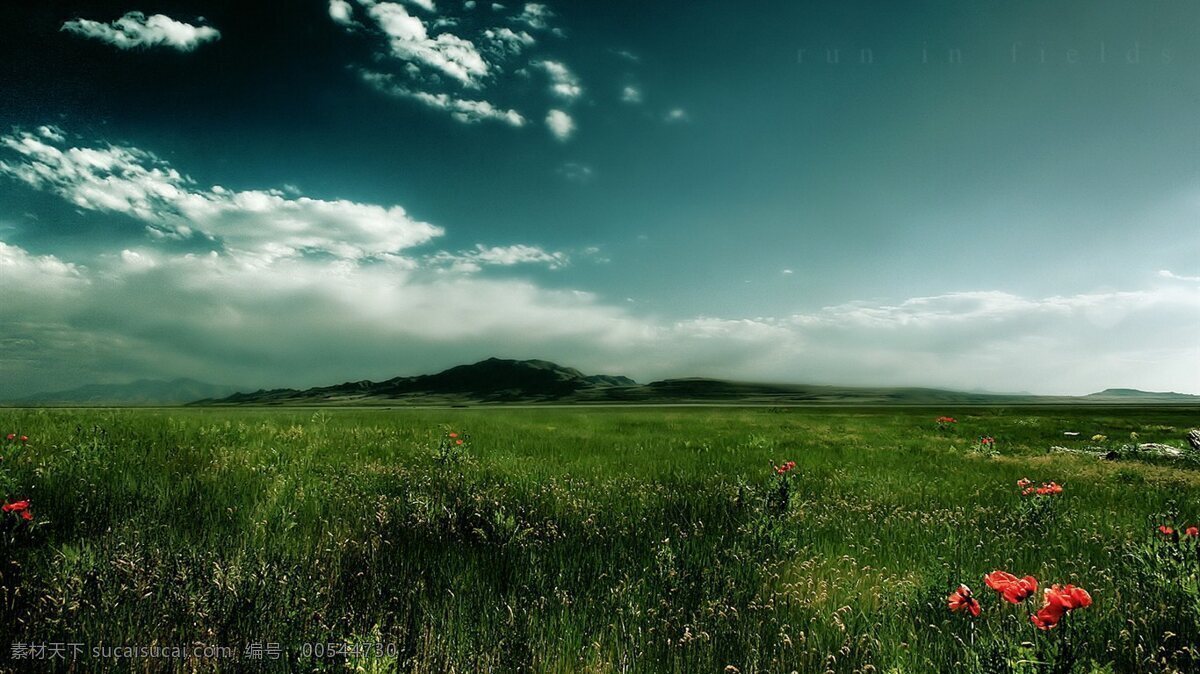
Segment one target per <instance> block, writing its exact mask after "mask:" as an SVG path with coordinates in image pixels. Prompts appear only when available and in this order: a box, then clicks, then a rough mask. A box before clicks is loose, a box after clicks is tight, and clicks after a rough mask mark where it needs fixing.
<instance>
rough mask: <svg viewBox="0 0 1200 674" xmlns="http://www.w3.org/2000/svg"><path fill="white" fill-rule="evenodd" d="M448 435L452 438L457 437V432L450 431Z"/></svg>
mask: <svg viewBox="0 0 1200 674" xmlns="http://www.w3.org/2000/svg"><path fill="white" fill-rule="evenodd" d="M450 437H452V438H457V437H458V433H450Z"/></svg>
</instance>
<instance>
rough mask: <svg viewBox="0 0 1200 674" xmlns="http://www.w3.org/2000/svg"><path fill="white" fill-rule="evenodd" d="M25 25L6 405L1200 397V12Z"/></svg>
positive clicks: (392, 7)
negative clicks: (850, 388)
mask: <svg viewBox="0 0 1200 674" xmlns="http://www.w3.org/2000/svg"><path fill="white" fill-rule="evenodd" d="M9 11H10V15H11V17H10V18H11V19H12V24H11V25H14V26H16V25H19V26H21V30H19V31H16V33H17V34H15V35H12V36H10V37H11V39H9V40H6V41H5V42H4V44H3V45H0V57H2V58H3V61H4V62H5V63H6V64H10V66H11V67H9V68H6V69H4V70H3V71H2V72H0V90H3V91H4V92H5V96H4V100H3V102H0V134H2V135H0V297H3V299H4V302H3V304H4V310H5V314H6V315H7V316H6V320H5V321H4V323H3V325H2V326H0V344H3V350H2V351H0V368H2V370H3V377H2V381H0V396H13V395H20V394H23V393H32V392H34V391H38V390H46V389H56V388H63V387H67V386H72V385H76V384H82V383H93V382H120V381H127V380H130V379H134V378H138V377H160V378H166V377H176V376H190V377H196V378H199V379H204V380H208V381H215V382H220V383H233V384H236V385H242V386H249V387H259V386H268V387H270V386H306V385H314V384H322V383H329V382H334V381H341V380H346V379H359V378H376V379H379V378H385V377H389V376H393V375H397V374H412V373H419V372H426V371H431V370H436V369H439V368H441V367H445V366H449V365H453V364H458V363H461V362H466V361H471V360H474V359H478V358H483V357H487V356H493V355H497V356H507V357H520V358H525V357H538V358H548V359H553V360H557V361H560V362H563V363H565V364H569V365H574V366H577V367H579V368H581V369H584V370H588V371H605V372H613V373H622V374H627V375H630V376H633V377H635V378H637V379H639V380H650V379H654V378H661V377H667V376H689V375H709V376H721V377H732V378H738V379H756V380H772V381H793V382H813V383H844V384H864V385H899V384H904V385H931V386H945V387H952V388H966V389H990V390H998V391H1005V390H1007V391H1017V390H1022V391H1033V392H1039V393H1086V392H1090V391H1093V390H1098V389H1101V388H1105V387H1109V386H1132V387H1139V388H1145V389H1155V390H1179V391H1187V392H1197V393H1200V340H1198V339H1197V335H1198V334H1200V266H1198V264H1197V260H1200V226H1198V225H1200V159H1197V157H1200V127H1198V126H1197V124H1196V119H1197V113H1200V109H1198V108H1200V103H1198V102H1197V101H1200V44H1198V43H1197V40H1196V26H1197V25H1200V6H1198V5H1196V4H1194V3H1190V2H1176V1H1171V0H1159V1H1156V2H1150V3H1146V2H1141V3H1135V2H1117V1H1113V0H1105V1H1102V2H1096V1H1093V0H1087V1H1078V2H1075V1H1069V0H1054V1H1051V2H1046V1H1044V0H1042V1H1037V2H1033V1H1030V2H1026V1H1011V2H997V1H975V0H972V1H954V2H950V1H943V2H907V3H882V2H861V1H852V2H833V1H831V0H830V1H826V0H822V1H818V2H811V3H792V2H763V3H757V4H755V5H754V7H752V8H750V7H737V6H730V5H729V4H728V3H717V2H697V3H690V4H689V5H688V6H687V9H686V10H684V9H681V8H680V7H679V6H677V5H673V4H667V3H646V2H632V1H624V0H619V1H610V2H602V3H601V2H572V3H562V4H557V3H552V2H548V3H505V4H504V5H503V6H502V5H493V3H489V2H476V3H466V2H462V1H461V0H456V1H455V2H448V1H445V0H404V1H403V2H376V1H374V0H334V1H333V2H328V1H325V0H320V1H313V2H303V3H301V2H297V3H289V6H288V7H287V8H286V9H279V8H278V7H274V6H266V5H263V6H247V5H246V3H228V2H226V3H221V2H202V1H200V0H193V1H190V2H182V1H174V2H158V3H148V4H147V3H143V4H138V5H135V4H132V3H129V2H94V3H67V2H45V3H23V4H22V6H18V7H15V8H12V9H11V10H9Z"/></svg>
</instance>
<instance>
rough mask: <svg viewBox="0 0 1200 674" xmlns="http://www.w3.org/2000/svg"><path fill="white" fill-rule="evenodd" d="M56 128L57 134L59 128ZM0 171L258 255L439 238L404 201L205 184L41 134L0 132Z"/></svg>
mask: <svg viewBox="0 0 1200 674" xmlns="http://www.w3.org/2000/svg"><path fill="white" fill-rule="evenodd" d="M52 135H53V136H57V137H59V138H62V137H63V136H62V134H61V132H53V131H52ZM0 147H3V148H6V149H7V150H8V152H7V153H6V154H7V155H8V156H9V157H10V158H7V159H4V160H0V174H6V175H8V176H11V177H13V178H15V179H17V180H20V181H21V182H24V183H25V184H27V185H29V186H30V187H33V188H36V189H39V190H44V191H47V192H52V193H54V194H57V195H59V196H61V197H62V198H64V199H66V200H67V201H69V202H71V203H72V204H74V205H75V206H77V207H79V208H82V209H86V210H92V211H101V212H107V213H120V214H124V215H128V216H130V217H133V218H136V219H138V220H141V221H143V222H144V223H146V225H147V227H148V228H150V230H151V231H152V232H153V233H154V234H156V235H158V236H171V237H177V238H186V237H191V236H193V235H194V234H198V235H201V236H203V237H207V238H209V239H212V240H214V241H217V242H220V243H221V244H222V245H224V246H225V247H227V248H229V249H231V250H235V251H237V252H238V253H240V254H244V255H251V256H255V257H259V258H266V259H269V258H278V257H288V256H295V255H299V254H301V253H313V252H319V253H323V254H328V255H332V256H335V257H338V258H343V259H359V258H364V257H370V256H377V255H383V254H394V253H397V252H399V251H402V250H404V249H406V248H411V247H413V246H417V245H420V244H423V243H426V242H428V241H430V240H431V239H433V238H434V237H437V236H440V235H441V234H442V230H441V229H440V228H438V227H435V226H433V225H430V224H428V223H425V222H420V221H418V220H414V219H413V218H411V217H409V215H408V214H407V213H406V212H405V210H404V209H403V208H402V207H400V206H389V207H385V206H378V205H374V204H361V203H355V202H352V201H346V200H332V201H327V200H323V199H314V198H310V197H305V196H300V197H290V196H286V195H285V194H284V193H283V192H281V191H279V190H247V191H236V190H230V189H227V188H224V187H221V186H219V185H217V186H213V187H210V188H208V189H201V188H199V187H197V186H196V185H195V181H194V180H192V179H191V178H189V177H187V176H185V175H183V174H181V173H180V172H179V171H178V170H176V169H175V168H173V167H171V166H170V165H169V164H167V163H166V162H164V161H162V160H161V159H159V158H158V157H156V156H155V155H153V154H151V153H149V152H146V151H144V150H140V149H137V148H132V147H123V146H118V145H107V146H103V147H71V146H68V144H67V143H66V142H65V138H63V140H55V138H54V137H51V135H48V134H46V133H31V132H27V131H18V132H15V133H12V134H8V135H4V136H0Z"/></svg>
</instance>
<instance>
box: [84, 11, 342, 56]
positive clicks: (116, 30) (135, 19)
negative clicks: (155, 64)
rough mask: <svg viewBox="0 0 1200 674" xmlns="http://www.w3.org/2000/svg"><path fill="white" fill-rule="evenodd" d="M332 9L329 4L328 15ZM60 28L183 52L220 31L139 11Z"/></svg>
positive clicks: (128, 45) (129, 45)
mask: <svg viewBox="0 0 1200 674" xmlns="http://www.w3.org/2000/svg"><path fill="white" fill-rule="evenodd" d="M332 11H333V8H332V6H331V7H330V13H331V14H332ZM62 30H64V31H67V32H68V33H74V34H75V35H80V36H82V37H86V38H91V39H94V40H100V41H101V42H107V43H108V44H111V45H113V46H114V47H117V48H118V49H134V48H138V47H169V48H172V49H177V50H179V51H185V52H186V51H192V50H193V49H195V48H196V47H198V46H199V45H201V44H204V43H205V42H212V41H214V40H217V39H219V38H220V37H221V31H219V30H217V29H216V28H213V27H211V26H193V25H191V24H189V23H183V22H182V21H176V20H175V19H172V18H171V17H169V16H164V15H162V14H154V15H152V16H149V17H147V16H146V15H145V14H143V13H141V12H127V13H126V14H125V16H122V17H121V18H119V19H117V20H115V21H113V22H111V23H102V22H99V21H91V20H89V19H74V20H71V21H67V22H66V23H64V24H63V25H62Z"/></svg>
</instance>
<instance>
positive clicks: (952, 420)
mask: <svg viewBox="0 0 1200 674" xmlns="http://www.w3.org/2000/svg"><path fill="white" fill-rule="evenodd" d="M937 422H938V423H939V424H956V423H958V419H955V418H954V417H938V418H937Z"/></svg>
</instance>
